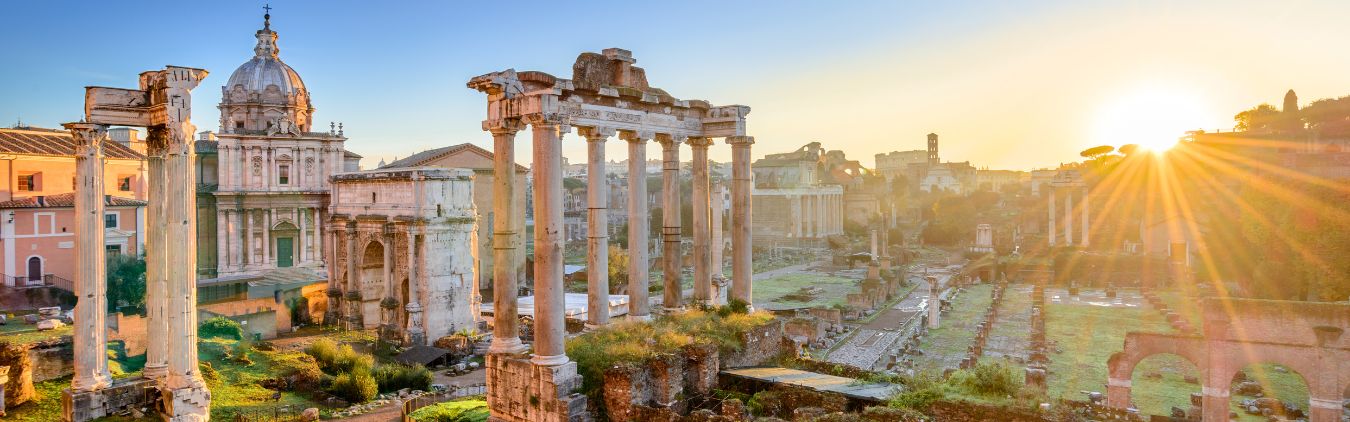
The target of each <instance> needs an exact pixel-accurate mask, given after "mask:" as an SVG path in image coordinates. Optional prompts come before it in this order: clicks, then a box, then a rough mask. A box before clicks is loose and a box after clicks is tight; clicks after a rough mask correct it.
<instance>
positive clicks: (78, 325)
mask: <svg viewBox="0 0 1350 422" xmlns="http://www.w3.org/2000/svg"><path fill="white" fill-rule="evenodd" d="M206 75H207V72H206V71H205V70H201V69H193V68H187V67H177V66H168V67H166V68H165V69H164V70H157V71H148V72H143V73H141V75H140V89H120V88H104V87H88V88H86V92H85V118H84V121H83V122H79V123H68V124H66V125H65V127H66V128H67V129H69V130H70V131H71V135H72V136H73V138H74V140H75V141H76V143H77V144H78V145H77V158H76V161H77V166H76V184H75V192H76V196H75V198H76V202H75V210H76V216H77V217H76V218H77V223H76V242H75V243H76V245H75V248H76V255H77V256H78V268H77V269H76V274H77V275H76V280H75V294H76V296H77V297H79V298H80V299H81V300H79V301H78V302H77V303H76V305H75V334H74V340H75V377H74V379H72V381H71V388H70V389H68V390H66V391H65V392H63V397H62V409H63V413H64V419H65V420H67V421H76V422H82V421H87V420H92V419H96V418H100V417H104V416H109V415H112V414H114V413H115V412H118V411H121V410H123V408H124V407H128V406H132V407H148V406H152V405H153V404H154V401H155V398H154V396H155V395H158V401H159V402H161V403H162V411H163V415H164V418H165V419H166V420H169V421H205V420H207V419H209V417H210V405H211V392H210V391H208V390H207V388H206V383H205V381H203V380H202V377H201V374H200V373H199V371H198V365H197V237H196V212H197V202H196V201H197V195H196V175H197V169H196V165H195V163H196V160H195V151H194V149H193V146H194V142H193V134H194V133H195V132H196V126H194V125H193V124H192V121H191V116H192V101H191V99H192V89H193V88H196V87H197V85H198V84H199V83H200V82H201V80H202V79H203V78H205V77H206ZM110 125H119V126H140V127H146V128H147V129H148V133H149V137H148V138H147V140H146V144H147V155H148V156H149V160H148V161H149V169H148V172H149V175H148V179H149V180H148V185H149V189H150V191H151V193H150V195H148V199H149V205H148V207H147V208H148V211H149V212H148V213H147V216H146V225H147V226H148V227H151V228H152V229H150V230H149V233H148V237H147V239H146V252H145V254H146V280H147V286H146V290H147V292H148V293H149V294H148V295H147V300H146V309H147V319H148V322H147V324H148V327H147V330H148V332H149V334H150V336H152V337H153V338H154V339H155V340H154V341H151V342H150V344H151V346H150V347H149V348H148V350H147V352H146V365H145V376H144V377H143V378H133V379H126V380H119V381H117V382H112V380H111V377H110V376H109V375H108V357H107V354H106V353H104V344H105V343H106V340H107V339H106V334H105V331H106V330H105V327H104V321H103V320H104V315H105V314H104V310H105V309H106V307H107V296H106V293H107V292H106V290H105V289H106V287H105V280H106V277H107V274H106V268H105V266H104V265H105V264H104V253H105V252H104V247H103V239H102V237H103V210H102V208H103V203H104V201H103V182H102V180H101V179H102V177H103V176H102V175H103V169H102V166H103V151H102V144H103V142H104V140H105V139H106V138H107V136H108V135H107V128H108V126H110Z"/></svg>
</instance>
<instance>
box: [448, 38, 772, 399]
mask: <svg viewBox="0 0 1350 422" xmlns="http://www.w3.org/2000/svg"><path fill="white" fill-rule="evenodd" d="M636 62H637V60H635V59H634V58H633V57H632V53H630V52H629V51H627V50H622V49H617V48H611V49H606V50H604V52H603V53H602V54H597V53H582V54H581V55H580V56H578V57H577V61H576V63H575V64H574V65H573V66H572V70H573V75H572V79H563V78H558V77H556V76H553V75H550V74H547V73H544V72H538V71H523V72H517V71H515V70H514V69H508V70H504V71H500V72H494V73H489V74H486V75H482V76H478V77H475V78H473V79H472V80H470V81H469V83H468V86H469V87H470V88H473V89H476V90H478V91H480V92H483V93H485V94H487V96H488V107H487V118H486V119H485V120H484V121H483V129H484V130H487V131H490V132H492V134H493V139H494V143H495V146H496V151H495V152H494V158H495V159H496V160H498V161H499V162H502V163H506V164H505V165H499V166H497V168H496V170H497V176H498V177H497V178H496V180H497V181H498V183H499V186H498V187H497V189H496V190H494V194H495V196H494V197H495V198H498V199H500V198H509V197H510V195H509V194H508V195H502V193H503V191H505V192H510V191H511V190H513V189H516V187H515V186H512V183H513V179H512V178H511V177H509V174H510V173H509V171H510V169H511V167H510V165H511V164H510V163H513V161H512V160H513V158H514V157H513V155H514V151H513V149H514V147H513V144H514V137H515V133H516V132H518V131H520V130H523V129H524V126H525V125H529V126H531V128H532V131H531V132H532V135H533V147H534V148H533V151H534V153H533V155H534V156H533V158H534V160H533V162H534V164H533V171H534V204H535V213H534V215H535V232H534V233H535V239H534V240H535V248H534V251H535V252H534V253H535V280H534V283H535V320H534V344H533V345H532V346H533V350H532V354H531V355H526V354H524V353H523V352H524V348H522V347H520V346H519V344H520V340H519V338H518V335H517V333H516V328H515V327H516V321H517V315H516V313H515V312H513V311H514V310H515V306H514V305H515V302H516V297H515V292H516V289H515V288H514V284H515V281H516V280H514V279H513V277H512V276H510V275H507V274H505V273H504V272H502V271H497V269H494V274H496V275H499V276H505V277H498V278H497V279H496V280H494V283H495V284H496V288H495V289H494V294H495V295H497V297H495V298H494V299H493V302H494V304H495V308H494V314H495V315H494V321H495V324H494V329H493V336H494V337H493V346H492V353H490V354H489V356H488V358H487V371H488V374H487V378H488V406H489V409H490V410H491V412H492V419H491V420H494V421H509V422H524V421H568V420H583V419H584V418H585V416H584V415H585V407H586V406H585V400H586V399H585V397H584V396H582V395H580V394H576V393H572V391H574V390H575V388H574V387H577V386H579V383H580V382H581V378H580V376H579V375H578V374H577V368H576V363H575V362H572V361H571V360H570V359H569V358H568V357H567V355H566V352H565V350H564V348H563V340H564V336H565V335H566V333H565V331H564V320H563V318H564V315H563V313H564V309H563V279H562V275H563V274H562V267H563V261H562V247H563V245H562V242H563V238H562V231H563V218H562V217H563V216H562V212H563V207H562V199H563V189H562V165H561V164H562V154H561V142H562V141H563V135H564V134H566V133H568V132H570V130H571V128H573V127H576V128H578V131H579V132H580V134H581V135H582V136H584V137H585V138H586V140H587V142H588V144H589V145H590V146H591V149H590V151H591V153H590V161H591V164H590V165H591V166H592V167H591V168H590V169H589V172H590V174H591V175H593V176H600V177H603V173H604V172H603V163H604V157H603V148H602V147H599V146H598V145H603V142H605V140H606V139H608V137H609V136H611V135H612V134H615V133H617V134H618V135H619V137H620V138H621V139H623V140H625V141H628V143H629V157H628V162H629V164H630V166H633V168H630V169H629V174H630V175H642V174H645V169H644V168H643V167H642V166H643V165H644V164H645V162H646V156H645V148H646V142H649V141H653V140H655V141H657V142H659V143H660V144H661V145H662V151H663V154H662V155H663V164H664V165H663V169H664V170H665V171H663V176H664V179H663V181H664V182H665V185H664V186H665V188H664V189H663V190H664V195H663V196H664V197H663V207H664V209H666V210H667V212H665V213H664V218H663V221H662V225H663V227H662V235H663V239H662V240H663V245H664V249H663V253H662V256H663V266H662V270H663V272H664V275H665V277H664V279H665V282H666V285H665V289H664V295H663V301H662V302H663V305H664V307H665V308H666V309H667V310H675V309H679V308H680V307H681V306H683V305H684V298H683V297H682V292H681V289H680V288H679V277H680V274H679V270H680V260H679V258H680V252H679V234H680V230H681V227H682V222H681V221H680V217H679V212H670V211H669V210H679V209H680V197H679V189H678V178H677V176H678V171H679V147H680V145H681V144H685V143H688V144H690V145H691V148H693V150H694V158H695V160H694V166H695V169H694V175H695V192H694V198H693V200H694V204H693V208H694V210H695V211H694V215H695V217H694V229H695V233H696V234H695V238H694V248H695V251H696V252H695V261H696V262H695V264H694V267H695V269H696V270H695V277H696V280H695V286H696V289H695V293H694V295H695V296H694V298H695V299H696V300H699V301H704V302H706V301H709V300H711V299H712V298H711V297H710V288H709V286H711V283H712V282H711V277H712V276H713V275H712V274H713V271H712V269H711V267H712V263H711V260H712V257H711V253H710V252H711V247H712V245H710V243H711V242H712V237H713V236H712V234H711V233H708V232H709V231H710V230H711V228H710V227H708V226H709V224H708V220H709V218H708V217H709V216H710V215H711V213H712V211H711V205H712V204H711V201H710V198H709V196H710V195H709V192H708V180H707V179H708V177H707V174H708V169H707V159H706V155H707V148H708V147H709V146H710V145H711V144H712V142H711V139H710V138H719V137H725V138H727V143H728V144H730V145H731V147H732V148H731V149H732V156H733V161H732V162H733V164H732V165H733V173H734V177H733V181H734V183H733V187H732V191H733V194H732V203H733V206H732V212H733V214H734V216H733V220H734V222H733V227H734V228H735V230H733V233H732V236H733V245H734V246H733V255H732V258H733V262H734V265H733V287H732V295H731V297H732V298H734V299H741V300H744V301H746V302H747V303H748V302H749V301H750V298H751V292H752V288H751V286H750V281H751V274H750V252H751V239H750V224H751V221H750V201H751V198H750V194H751V189H752V186H751V185H750V180H751V172H750V146H751V145H752V144H753V143H754V138H752V137H749V136H745V116H746V115H747V114H749V112H750V108H749V107H746V106H739V105H732V106H712V105H711V104H709V103H708V102H707V101H702V100H680V99H677V98H674V97H672V96H670V95H669V94H667V93H666V92H665V91H662V90H660V89H656V88H652V87H650V86H649V85H648V84H647V80H646V72H645V71H644V70H643V69H642V68H639V67H636V66H634V64H635V63H636ZM597 149H600V151H599V152H597V151H596V150H597ZM700 166H701V167H702V168H699V167H700ZM597 170H598V171H597ZM503 175H506V176H505V177H504V176H503ZM590 183H591V184H592V186H591V187H592V189H590V190H591V191H603V189H599V188H600V187H601V186H603V184H601V186H597V185H596V183H597V181H596V180H592V181H591V182H590ZM700 184H701V185H702V188H700V187H698V186H700ZM628 191H629V203H628V205H629V207H628V208H629V213H630V214H629V217H630V218H629V230H630V232H629V250H630V252H631V257H630V259H631V260H632V262H633V264H632V265H633V267H632V268H631V270H632V271H630V279H629V280H628V286H629V293H630V302H629V303H630V310H629V315H630V317H632V318H636V319H645V318H648V316H649V315H650V314H649V311H648V309H647V307H648V300H647V297H646V292H647V285H648V280H647V272H646V268H647V264H648V260H647V253H646V241H647V233H648V230H649V229H650V228H649V227H645V226H646V222H648V221H650V219H649V218H648V216H647V209H646V208H647V207H646V194H647V193H646V183H643V182H634V183H630V184H629V190H628ZM588 201H589V205H588V208H589V209H590V210H591V211H590V224H591V226H590V230H589V231H590V233H591V235H590V236H592V238H591V239H588V241H589V242H590V244H591V245H590V246H591V247H590V254H591V257H590V259H589V260H588V265H589V266H590V267H591V268H589V269H588V272H589V273H591V274H593V275H592V277H597V276H596V275H594V274H596V273H600V274H604V273H607V271H608V269H607V268H606V267H605V265H606V264H607V262H606V261H605V260H603V259H598V257H596V255H597V254H599V255H603V254H605V253H607V252H606V251H605V250H604V249H603V248H600V247H599V244H600V243H602V242H603V241H604V240H603V239H602V238H597V236H603V235H604V233H605V232H606V230H603V229H604V227H603V226H602V224H604V223H600V221H603V218H599V214H601V213H603V211H597V210H604V209H606V208H607V198H606V197H605V196H604V195H603V194H598V195H597V194H592V195H590V197H589V198H588ZM515 206H519V205H518V204H511V203H510V201H504V200H497V201H495V202H494V207H493V208H494V212H496V213H498V214H500V215H509V213H510V211H511V210H512V207H515ZM506 220H507V219H498V220H497V222H498V224H501V223H500V222H503V221H506ZM598 225H600V226H598ZM497 229H498V231H497V232H496V234H495V235H496V236H498V239H501V241H499V242H496V243H495V244H496V245H497V246H496V248H497V249H496V251H497V253H499V254H501V255H498V259H497V260H496V262H497V263H504V262H512V260H511V259H510V258H511V257H512V256H514V254H515V253H518V251H519V250H520V247H519V245H515V244H513V243H511V242H510V241H508V240H506V239H509V238H510V237H509V236H507V235H508V234H510V233H513V232H514V230H517V229H518V228H515V227H498V228H497ZM704 261H708V262H704ZM498 265H501V264H498ZM601 281H605V282H606V283H607V281H608V280H601V279H599V278H592V279H590V280H589V286H590V301H589V303H591V304H592V305H591V312H588V313H592V314H593V313H597V312H595V309H596V308H595V305H594V304H595V303H603V302H601V301H602V300H604V299H603V297H604V296H605V295H607V294H608V290H607V287H608V286H606V285H604V284H602V283H601ZM606 308H607V307H606ZM588 322H589V323H590V324H592V325H595V324H603V323H604V321H603V319H600V318H595V317H592V318H591V319H590V320H589V321H588Z"/></svg>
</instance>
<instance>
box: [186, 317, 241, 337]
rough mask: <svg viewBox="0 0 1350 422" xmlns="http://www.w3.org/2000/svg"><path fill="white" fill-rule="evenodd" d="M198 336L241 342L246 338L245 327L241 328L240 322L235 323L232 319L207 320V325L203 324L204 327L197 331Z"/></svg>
mask: <svg viewBox="0 0 1350 422" xmlns="http://www.w3.org/2000/svg"><path fill="white" fill-rule="evenodd" d="M197 336H199V337H201V338H228V339H234V340H241V339H243V338H244V327H243V326H240V325H239V323H238V322H234V320H232V319H229V318H226V317H215V318H211V319H208V320H206V323H204V324H202V326H201V327H199V328H198V329H197Z"/></svg>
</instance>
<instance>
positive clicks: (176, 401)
mask: <svg viewBox="0 0 1350 422" xmlns="http://www.w3.org/2000/svg"><path fill="white" fill-rule="evenodd" d="M163 401H164V417H165V418H167V420H168V421H170V422H196V421H206V420H208V419H209V417H210V416H209V415H210V414H211V392H210V391H208V390H207V389H206V386H200V387H188V388H179V389H177V390H167V391H165V392H164V397H163Z"/></svg>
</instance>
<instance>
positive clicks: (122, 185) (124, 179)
mask: <svg viewBox="0 0 1350 422" xmlns="http://www.w3.org/2000/svg"><path fill="white" fill-rule="evenodd" d="M117 190H120V191H122V192H130V191H131V176H119V177H118V178H117Z"/></svg>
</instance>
